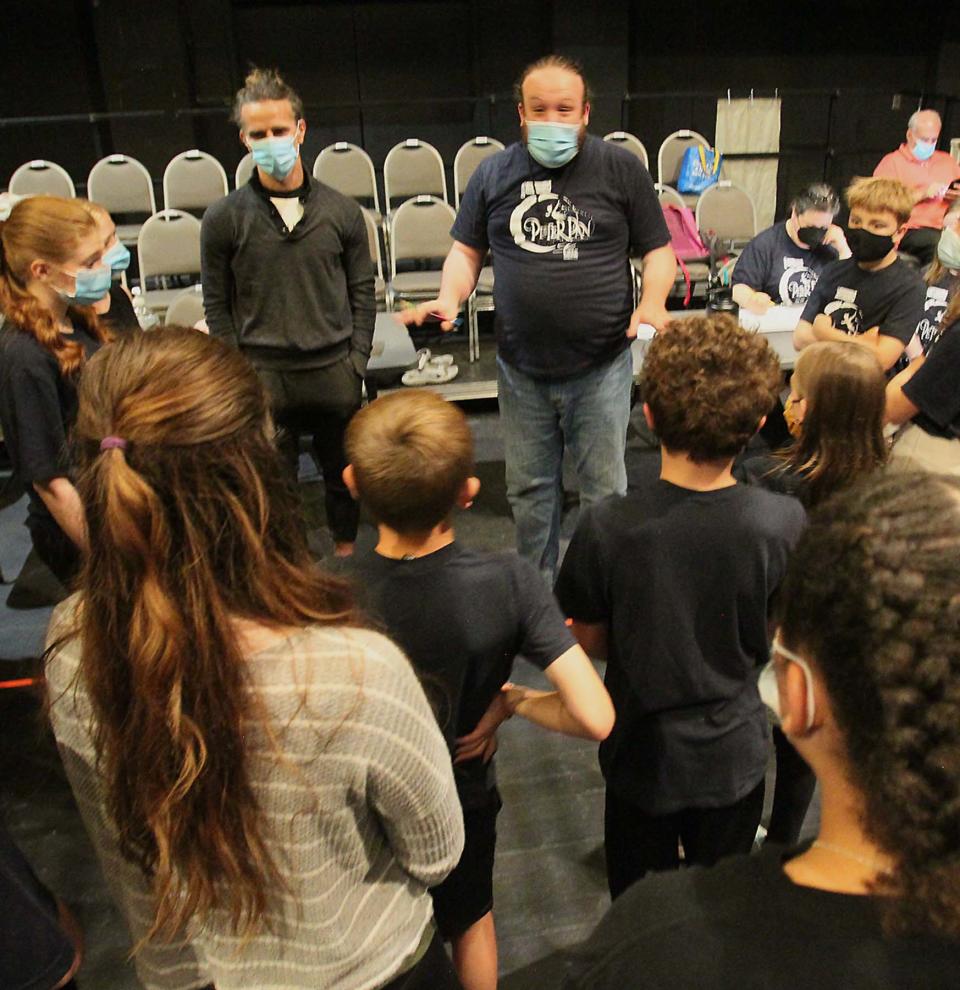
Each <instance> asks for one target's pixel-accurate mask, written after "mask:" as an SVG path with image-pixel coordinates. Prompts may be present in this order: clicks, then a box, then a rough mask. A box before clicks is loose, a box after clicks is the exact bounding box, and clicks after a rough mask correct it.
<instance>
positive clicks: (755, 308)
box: [743, 292, 773, 316]
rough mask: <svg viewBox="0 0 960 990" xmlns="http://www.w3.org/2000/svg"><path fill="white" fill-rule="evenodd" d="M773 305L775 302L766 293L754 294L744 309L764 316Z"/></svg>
mask: <svg viewBox="0 0 960 990" xmlns="http://www.w3.org/2000/svg"><path fill="white" fill-rule="evenodd" d="M772 305H773V300H772V299H771V298H770V297H769V296H768V295H767V294H766V292H754V293H753V295H752V296H750V298H749V299H748V300H747V301H746V303H745V304H744V307H743V308H744V309H746V310H747V311H748V312H750V313H756V315H757V316H763V314H764V313H766V311H767V310H768V309H769V308H770V307H771V306H772Z"/></svg>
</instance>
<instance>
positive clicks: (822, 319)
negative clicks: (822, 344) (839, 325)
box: [811, 313, 836, 340]
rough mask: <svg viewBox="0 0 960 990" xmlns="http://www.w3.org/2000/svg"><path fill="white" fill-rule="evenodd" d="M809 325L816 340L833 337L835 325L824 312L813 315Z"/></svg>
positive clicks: (831, 338)
mask: <svg viewBox="0 0 960 990" xmlns="http://www.w3.org/2000/svg"><path fill="white" fill-rule="evenodd" d="M811 326H812V327H813V335H814V337H816V338H817V340H833V339H834V337H833V331H834V330H836V327H835V326H834V325H833V320H831V319H830V317H829V316H827V314H826V313H821V314H820V315H819V316H817V317H815V318H814V320H813V323H812V324H811Z"/></svg>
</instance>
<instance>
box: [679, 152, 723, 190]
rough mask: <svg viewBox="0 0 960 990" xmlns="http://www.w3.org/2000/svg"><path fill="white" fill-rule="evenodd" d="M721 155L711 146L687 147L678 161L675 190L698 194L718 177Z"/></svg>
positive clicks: (721, 163) (721, 160)
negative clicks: (678, 172) (678, 170)
mask: <svg viewBox="0 0 960 990" xmlns="http://www.w3.org/2000/svg"><path fill="white" fill-rule="evenodd" d="M722 166H723V155H721V154H720V152H719V151H715V150H714V149H713V148H707V147H704V145H702V144H699V145H697V146H696V147H694V148H687V150H686V151H685V152H684V153H683V158H682V159H681V161H680V177H679V178H678V179H677V190H678V191H679V192H682V193H696V194H698V195H699V194H700V193H702V192H703V190H704V189H707V188H709V187H710V186H712V185H713V184H714V183H715V182H716V181H717V180H718V179H719V178H720V169H721V167H722Z"/></svg>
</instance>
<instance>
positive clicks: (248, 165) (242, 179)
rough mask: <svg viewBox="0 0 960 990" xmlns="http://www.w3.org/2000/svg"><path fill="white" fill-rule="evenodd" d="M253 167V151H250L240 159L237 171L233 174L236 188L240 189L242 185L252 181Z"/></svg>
mask: <svg viewBox="0 0 960 990" xmlns="http://www.w3.org/2000/svg"><path fill="white" fill-rule="evenodd" d="M253 169H254V164H253V153H252V152H250V151H248V152H247V153H246V154H245V155H244V156H243V158H241V159H240V164H239V165H237V171H236V173H235V174H234V176H233V187H234V189H239V188H240V187H241V186H245V185H246V184H247V183H248V182H249V181H250V176H251V175H253Z"/></svg>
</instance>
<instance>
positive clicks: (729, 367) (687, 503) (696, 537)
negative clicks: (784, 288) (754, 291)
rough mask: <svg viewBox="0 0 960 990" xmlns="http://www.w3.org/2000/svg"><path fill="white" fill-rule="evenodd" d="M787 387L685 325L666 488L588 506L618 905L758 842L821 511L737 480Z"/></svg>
mask: <svg viewBox="0 0 960 990" xmlns="http://www.w3.org/2000/svg"><path fill="white" fill-rule="evenodd" d="M779 383H780V364H779V362H778V360H777V356H776V354H775V353H774V352H773V350H772V348H771V347H770V345H769V344H768V343H767V341H766V338H765V337H764V336H763V335H761V334H755V333H750V332H748V331H746V330H743V329H742V328H741V327H739V326H738V325H737V323H736V321H734V320H733V319H732V318H731V317H729V316H723V317H720V316H718V317H713V318H702V317H701V318H692V319H686V320H675V321H674V322H673V323H670V324H668V325H667V327H666V329H665V330H663V331H661V332H660V333H659V334H657V336H656V337H654V338H653V340H652V341H651V343H650V345H649V347H648V348H647V353H646V356H645V358H644V365H643V394H644V398H645V400H646V402H645V405H644V414H645V415H646V418H647V423H648V425H649V426H650V428H651V429H653V430H654V432H655V433H656V434H657V435H658V436H659V438H660V442H661V444H662V447H661V468H660V477H659V479H657V480H650V481H649V482H647V483H646V484H644V485H642V486H641V487H639V488H637V489H635V490H634V491H632V492H630V493H628V494H627V495H624V496H619V497H614V498H609V499H606V500H605V501H603V502H598V503H597V504H595V505H590V506H586V507H584V508H581V510H580V520H579V522H578V524H577V528H576V531H575V532H574V535H573V539H572V540H571V542H570V547H569V549H568V550H567V554H566V557H565V558H564V561H563V566H562V568H561V570H560V577H559V579H558V581H557V587H556V592H557V598H558V599H559V600H560V607H561V608H562V609H563V610H564V612H565V613H566V614H567V615H568V616H570V618H571V619H573V631H574V633H575V634H576V636H577V638H578V639H579V640H580V642H581V644H583V646H584V648H585V649H586V650H587V652H588V653H591V654H592V655H594V656H596V657H598V658H600V657H604V658H606V659H607V670H606V684H607V688H608V690H609V691H610V695H611V697H612V698H613V703H614V707H615V708H616V711H617V721H616V724H615V725H614V728H613V732H612V733H611V734H610V737H609V738H608V739H607V740H606V741H605V742H603V743H602V744H601V746H600V768H601V770H602V771H603V776H604V779H605V781H606V811H605V827H604V843H605V849H606V860H607V882H608V884H609V887H610V894H611V896H613V897H618V896H619V895H620V894H621V893H623V891H624V890H626V889H627V887H629V886H630V884H632V883H633V882H634V881H636V880H638V879H639V878H640V877H642V876H643V875H644V874H645V873H647V872H648V871H650V870H667V869H676V868H677V866H678V855H677V844H678V840H679V841H681V842H682V843H683V850H684V855H685V859H686V862H687V863H688V864H690V863H698V864H700V865H710V864H712V863H715V862H716V861H717V860H718V859H721V858H722V857H723V856H729V855H732V854H733V853H738V852H749V851H750V848H751V847H752V845H753V841H754V837H755V835H756V831H757V825H759V823H760V814H761V811H762V809H763V789H764V773H765V771H766V768H767V760H768V757H769V753H770V733H769V729H768V728H767V717H766V713H765V712H764V709H763V705H762V704H761V702H760V698H759V696H758V694H757V685H756V677H755V674H754V671H755V670H756V668H757V666H758V665H759V664H761V663H763V662H764V661H765V658H766V656H767V644H768V639H767V605H768V602H769V601H770V597H771V595H773V593H774V591H775V590H776V588H777V586H778V585H779V583H780V580H781V578H782V577H783V574H784V571H785V570H786V562H787V556H788V554H789V551H790V548H791V547H792V546H793V544H794V543H795V542H796V539H797V537H798V536H799V534H800V530H801V528H802V527H803V524H804V519H805V515H804V511H803V508H802V507H801V505H800V503H799V502H798V501H797V500H796V499H793V498H790V497H788V496H786V495H777V494H774V493H772V492H768V491H765V490H763V489H762V488H755V487H752V486H748V485H739V484H737V482H736V480H735V479H734V477H733V475H732V474H731V468H732V465H733V459H734V457H736V455H737V454H738V453H739V452H740V451H741V450H742V449H743V448H744V447H745V446H746V444H747V441H748V440H749V439H750V438H751V437H752V436H753V435H754V433H756V431H757V429H758V428H759V427H760V424H761V422H762V420H763V417H764V415H765V413H766V411H767V410H768V409H769V408H770V406H771V405H772V404H773V398H774V396H775V395H776V392H777V389H778V387H779ZM628 985H629V984H628Z"/></svg>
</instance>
